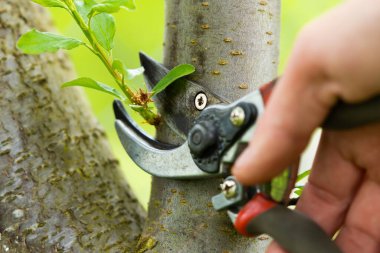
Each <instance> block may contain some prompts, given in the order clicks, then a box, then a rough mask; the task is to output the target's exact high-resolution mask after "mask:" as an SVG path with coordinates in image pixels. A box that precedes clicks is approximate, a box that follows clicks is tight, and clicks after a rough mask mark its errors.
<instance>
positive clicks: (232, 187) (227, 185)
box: [220, 179, 237, 199]
mask: <svg viewBox="0 0 380 253" xmlns="http://www.w3.org/2000/svg"><path fill="white" fill-rule="evenodd" d="M220 188H221V189H222V192H223V194H224V196H225V197H226V198H227V199H230V198H233V197H235V196H236V190H237V188H236V182H235V181H234V180H231V179H227V180H225V181H224V182H223V183H222V184H221V185H220Z"/></svg>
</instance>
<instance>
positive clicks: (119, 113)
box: [113, 100, 177, 150]
mask: <svg viewBox="0 0 380 253" xmlns="http://www.w3.org/2000/svg"><path fill="white" fill-rule="evenodd" d="M113 111H114V113H115V118H116V119H117V120H120V121H121V122H123V123H124V124H125V125H126V126H128V128H129V129H131V130H132V131H133V132H134V133H135V134H136V135H137V136H139V138H140V139H141V140H144V141H145V142H146V143H149V145H150V146H152V147H156V148H158V149H163V150H165V149H173V148H175V147H177V146H176V145H172V144H168V143H163V142H160V141H157V140H155V139H153V138H151V137H150V136H149V135H148V134H146V133H145V131H144V130H142V129H141V128H140V127H139V126H138V125H137V124H136V122H135V121H134V120H133V119H132V117H131V116H130V115H129V114H128V112H127V111H126V110H125V108H124V106H123V103H122V102H121V101H119V100H115V101H114V102H113Z"/></svg>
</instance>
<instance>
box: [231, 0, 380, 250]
mask: <svg viewBox="0 0 380 253" xmlns="http://www.w3.org/2000/svg"><path fill="white" fill-rule="evenodd" d="M379 24H380V3H376V2H374V1H370V0H351V1H347V2H345V3H344V4H342V5H340V6H339V7H337V8H335V9H333V10H332V11H330V12H329V13H327V14H325V15H323V16H321V17H320V18H319V19H317V20H316V21H314V22H313V23H311V24H309V25H307V26H306V27H305V28H304V30H303V31H302V32H301V33H300V36H299V38H298V40H297V42H296V45H295V48H294V50H293V53H292V56H291V58H290V60H289V63H288V67H287V69H286V71H285V74H284V75H283V77H282V78H281V79H280V81H279V82H278V84H277V87H276V89H275V90H274V92H273V94H272V96H271V99H270V101H269V103H268V106H267V108H266V112H265V113H264V115H263V117H262V118H261V119H260V120H259V122H258V126H257V130H256V132H255V135H254V136H253V138H252V140H251V142H250V145H249V147H248V148H247V149H246V150H245V152H244V153H243V154H242V155H241V156H240V158H239V159H238V160H237V161H236V163H235V166H234V169H233V174H234V175H235V177H236V178H237V179H238V180H239V181H240V182H242V183H244V184H255V183H261V182H265V181H268V180H270V179H271V178H273V177H274V176H276V175H278V174H279V173H280V172H281V171H282V170H283V168H285V167H286V166H287V165H289V164H291V163H292V162H293V161H294V160H296V159H297V157H298V156H299V155H300V153H301V152H302V151H303V149H304V148H305V146H306V144H307V143H308V140H309V138H310V135H311V133H312V132H313V130H314V129H315V128H316V127H317V126H319V125H320V124H321V123H322V122H323V120H324V118H325V117H326V115H327V114H328V112H329V110H330V109H331V107H332V106H334V104H335V103H336V101H337V100H338V99H342V100H343V101H345V102H347V103H355V102H360V101H363V100H366V99H368V98H370V97H371V96H374V95H376V94H379V93H380V70H379V68H380V29H379ZM379 147H380V124H372V125H368V126H363V127H360V128H356V129H352V130H347V131H340V132H338V131H324V132H323V134H322V137H321V142H320V146H319V148H318V152H317V155H316V158H315V162H314V165H313V170H312V173H311V175H310V177H309V183H308V184H307V185H306V187H305V189H304V193H303V195H302V197H301V199H300V201H299V203H298V205H297V209H298V210H300V211H301V212H304V213H306V214H307V215H309V216H310V217H311V218H312V219H313V220H315V221H316V222H317V223H319V224H320V225H321V227H322V228H323V229H324V230H325V231H326V233H328V234H329V235H331V236H332V235H334V233H335V232H336V231H337V230H338V229H340V232H339V235H338V236H337V238H336V243H337V244H338V246H339V247H340V248H341V249H342V251H344V252H345V253H351V252H355V253H356V252H363V253H372V252H374V253H375V252H380V148H379ZM300 240H302V238H300ZM359 250H360V251H359ZM268 252H270V253H274V252H283V251H282V250H281V249H280V248H279V246H277V245H276V244H272V245H271V246H270V248H269V249H268Z"/></svg>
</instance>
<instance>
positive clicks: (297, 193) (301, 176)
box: [294, 170, 311, 197]
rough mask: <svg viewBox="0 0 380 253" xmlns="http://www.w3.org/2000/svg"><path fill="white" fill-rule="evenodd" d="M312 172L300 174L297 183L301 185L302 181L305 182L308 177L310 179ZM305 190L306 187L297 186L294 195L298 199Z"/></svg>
mask: <svg viewBox="0 0 380 253" xmlns="http://www.w3.org/2000/svg"><path fill="white" fill-rule="evenodd" d="M310 172H311V170H306V171H304V172H302V173H301V174H299V175H298V176H297V180H296V183H299V182H300V181H301V180H303V179H305V178H306V177H308V176H309V175H310ZM303 188H304V185H297V186H295V187H294V194H296V195H297V196H298V197H299V196H301V194H302V192H303Z"/></svg>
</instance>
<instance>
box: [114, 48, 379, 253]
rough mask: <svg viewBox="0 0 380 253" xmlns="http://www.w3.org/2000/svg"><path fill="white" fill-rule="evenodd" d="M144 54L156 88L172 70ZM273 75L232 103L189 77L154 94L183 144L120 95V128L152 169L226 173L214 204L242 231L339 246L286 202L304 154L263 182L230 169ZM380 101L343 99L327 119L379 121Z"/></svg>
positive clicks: (347, 123)
mask: <svg viewBox="0 0 380 253" xmlns="http://www.w3.org/2000/svg"><path fill="white" fill-rule="evenodd" d="M140 61H141V63H142V66H143V67H144V68H145V73H144V77H145V80H146V82H147V84H148V86H149V87H150V88H153V87H154V85H155V83H157V82H158V81H159V80H160V79H161V78H162V77H163V76H164V75H165V74H166V73H167V72H168V70H167V69H166V68H165V67H163V66H162V65H161V64H159V63H157V62H156V61H154V60H153V59H151V58H149V57H148V56H146V55H144V54H140ZM275 83H276V80H274V81H272V82H270V83H268V84H267V85H264V86H262V88H260V89H258V90H256V91H254V92H252V93H250V94H248V95H246V96H244V97H243V98H241V99H239V100H237V101H235V102H233V103H229V102H228V101H227V100H225V99H223V98H221V97H219V96H217V95H215V94H214V93H212V92H210V91H208V90H207V89H205V88H204V87H202V86H200V85H198V84H196V83H194V82H191V81H188V80H186V79H182V80H179V81H177V83H175V84H172V85H171V86H169V88H167V90H165V91H164V92H163V93H160V94H159V95H158V97H157V98H156V100H155V102H156V105H157V107H158V108H159V109H160V111H161V112H163V120H164V121H165V123H166V124H167V125H168V126H169V127H170V128H171V129H172V131H173V133H175V134H177V135H179V136H180V137H182V138H183V139H184V143H183V144H182V145H179V146H175V145H170V144H165V143H162V142H159V141H157V140H154V139H153V138H151V137H150V136H148V135H146V134H145V133H144V132H143V131H142V130H141V129H140V128H139V127H138V125H137V124H136V123H135V122H134V121H133V119H132V118H131V117H130V116H129V115H128V113H127V112H126V111H125V109H124V107H123V105H122V104H121V102H119V101H115V103H114V111H115V116H116V121H115V126H116V130H117V133H118V135H119V138H120V140H121V142H122V144H123V146H124V148H125V150H126V151H127V153H128V154H129V156H130V157H131V158H132V160H133V161H134V162H135V163H136V164H137V165H138V166H139V167H140V168H142V169H143V170H145V171H146V172H147V173H149V174H151V175H154V176H158V177H165V178H173V179H202V178H209V177H220V178H225V179H224V182H223V184H222V185H221V188H222V192H221V193H220V194H218V195H216V196H214V197H213V198H212V203H213V206H214V208H215V209H216V210H227V213H228V215H229V217H230V219H231V221H232V222H233V224H234V225H235V227H236V229H237V230H238V231H239V232H240V233H242V234H244V235H257V234H260V233H268V234H270V235H271V236H272V237H273V238H274V239H275V240H276V241H278V242H279V243H280V245H281V246H282V247H284V248H285V249H286V250H288V251H289V252H291V253H301V252H310V253H314V252H315V253H316V252H326V253H337V252H340V251H339V249H338V248H337V247H336V246H335V244H334V243H332V242H331V240H330V238H329V237H328V236H327V235H326V234H325V233H324V232H323V230H322V229H321V228H320V227H319V226H318V225H317V224H315V223H314V222H312V221H311V220H310V219H308V218H307V217H305V216H303V215H302V214H300V213H297V212H296V211H293V210H290V209H288V208H287V205H288V202H289V195H290V193H291V190H292V189H293V187H294V184H295V180H296V177H297V172H298V164H299V162H298V161H295V162H294V164H292V165H290V166H289V167H288V168H286V170H284V172H283V173H282V174H281V175H279V176H277V177H276V178H274V179H272V180H271V181H270V182H267V183H264V184H259V185H253V186H249V187H247V186H243V185H241V184H240V183H239V182H237V181H236V180H235V179H234V178H233V177H232V176H230V170H231V167H232V165H233V163H234V161H235V160H236V158H237V157H238V156H239V154H240V153H241V152H242V151H243V150H244V149H245V148H246V146H247V145H248V141H249V139H250V137H251V135H252V133H253V132H254V131H255V122H256V120H257V118H258V117H259V116H260V115H261V114H262V113H263V112H264V108H265V104H266V102H267V101H268V100H269V97H270V94H271V91H272V90H273V88H274V86H275ZM200 99H201V100H202V101H200ZM179 101H181V103H180V106H178V102H179ZM200 102H202V103H200ZM200 105H201V106H200ZM206 105H208V106H207V107H206ZM204 108H205V109H204ZM379 108H380V96H378V97H375V98H373V99H371V100H369V101H366V102H363V103H361V104H358V105H348V104H345V103H343V102H339V103H338V104H337V105H336V106H335V107H334V109H333V110H332V111H331V113H330V114H329V116H328V117H327V118H326V120H325V122H324V124H323V125H322V126H323V127H324V128H328V129H347V128H352V127H356V126H360V125H363V124H368V123H372V122H375V121H379V120H380V113H378V112H379V110H380V109H379Z"/></svg>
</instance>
